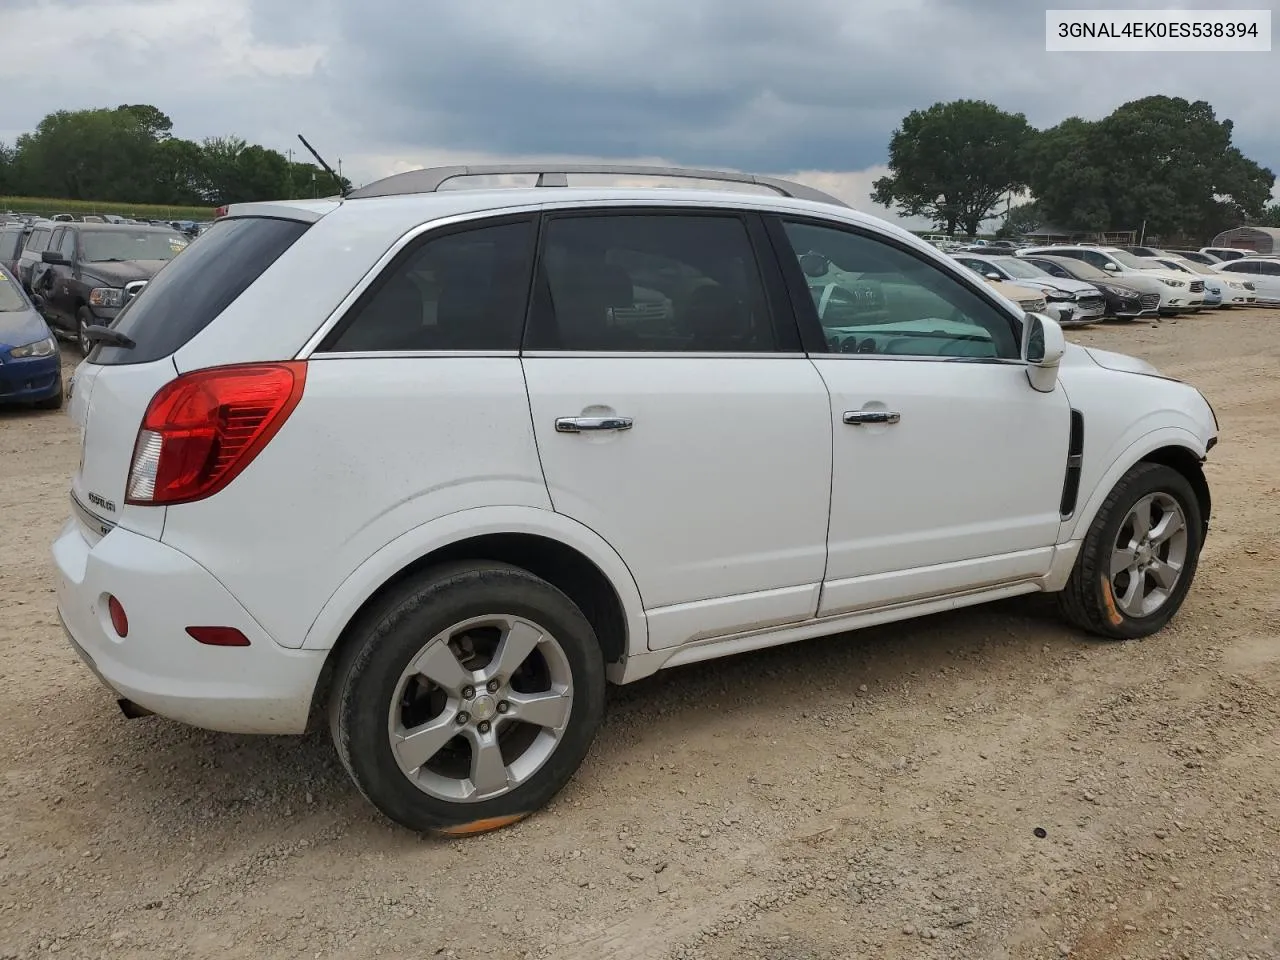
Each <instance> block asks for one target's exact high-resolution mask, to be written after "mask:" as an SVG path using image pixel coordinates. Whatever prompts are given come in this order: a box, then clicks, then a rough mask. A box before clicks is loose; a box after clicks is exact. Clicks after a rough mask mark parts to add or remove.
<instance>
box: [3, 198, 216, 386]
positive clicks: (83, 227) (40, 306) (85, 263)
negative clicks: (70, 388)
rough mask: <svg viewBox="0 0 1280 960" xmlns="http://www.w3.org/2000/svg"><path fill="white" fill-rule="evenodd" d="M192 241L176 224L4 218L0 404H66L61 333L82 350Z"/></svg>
mask: <svg viewBox="0 0 1280 960" xmlns="http://www.w3.org/2000/svg"><path fill="white" fill-rule="evenodd" d="M190 242H191V240H190V238H189V237H188V236H187V235H186V234H185V233H183V232H182V231H179V230H176V229H174V228H173V227H172V226H169V225H163V226H159V225H154V224H144V223H107V222H106V221H105V220H104V219H102V218H93V219H88V218H86V219H84V220H79V221H74V220H36V219H16V218H15V219H8V220H3V221H0V403H34V404H36V405H38V406H42V407H52V408H57V407H60V406H61V405H62V397H63V389H62V365H61V358H60V356H59V351H58V337H59V336H61V337H64V338H66V339H70V340H73V341H74V342H75V343H76V344H77V346H78V347H79V348H80V352H81V353H82V354H84V355H88V353H89V351H90V350H91V349H92V348H93V343H94V337H95V332H94V328H101V327H105V326H107V325H108V324H110V323H111V321H112V320H113V319H114V318H115V316H116V314H118V313H119V312H120V311H121V310H122V309H123V308H124V306H125V304H127V303H128V302H129V301H130V300H131V299H132V298H133V297H135V296H137V294H138V292H139V291H141V289H142V288H143V287H144V286H145V285H146V284H147V282H148V281H149V280H150V279H151V278H152V277H153V276H155V274H156V272H157V271H158V270H159V269H160V268H161V267H163V266H164V265H165V264H166V263H167V262H168V261H170V260H172V259H173V258H174V257H176V256H177V255H178V254H179V253H181V252H182V251H183V250H184V249H186V247H187V245H188V244H189V243H190Z"/></svg>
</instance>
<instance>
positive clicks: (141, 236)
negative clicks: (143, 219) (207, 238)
mask: <svg viewBox="0 0 1280 960" xmlns="http://www.w3.org/2000/svg"><path fill="white" fill-rule="evenodd" d="M80 242H81V243H82V244H83V246H84V262H85V263H106V262H109V261H112V260H172V259H173V258H174V257H176V256H177V255H178V254H179V253H181V252H182V251H183V250H184V249H185V248H186V246H187V244H188V243H189V242H190V241H189V240H187V238H186V237H184V236H182V235H181V234H177V233H160V232H157V231H151V230H148V231H143V230H137V231H135V230H111V231H106V230H86V231H84V233H82V234H81V235H80Z"/></svg>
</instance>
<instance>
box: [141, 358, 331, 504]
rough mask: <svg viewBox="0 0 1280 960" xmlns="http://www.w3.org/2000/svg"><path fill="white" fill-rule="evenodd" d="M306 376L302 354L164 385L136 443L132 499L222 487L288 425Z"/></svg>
mask: <svg viewBox="0 0 1280 960" xmlns="http://www.w3.org/2000/svg"><path fill="white" fill-rule="evenodd" d="M306 379H307V365H306V363H305V362H303V361H300V360H291V361H288V362H285V363H255V364H247V365H243V366H229V367H211V368H209V369H207V370H196V371H195V372H193V373H187V374H183V375H182V376H180V377H178V378H177V379H176V380H174V381H172V382H171V383H168V384H166V385H165V386H164V387H161V388H160V391H159V392H158V393H157V394H156V395H155V396H154V397H152V398H151V404H150V405H149V406H148V407H147V412H146V414H145V415H144V416H143V418H142V427H141V428H140V429H139V430H138V439H137V441H136V442H135V443H134V446H133V464H132V466H131V467H130V469H129V485H128V490H127V494H126V496H125V502H126V503H134V504H144V505H163V504H174V503H190V502H191V501H192V500H201V499H203V498H204V497H208V496H211V495H212V494H215V493H217V492H218V491H219V490H221V489H222V488H223V487H225V486H226V485H227V484H229V483H230V482H231V481H232V480H234V479H235V478H236V477H237V476H238V475H239V474H240V471H242V470H243V469H244V468H245V467H247V466H248V465H249V464H250V463H252V462H253V458H254V457H256V456H257V455H258V454H259V453H260V452H261V451H262V448H263V447H265V446H266V445H267V443H268V441H270V440H271V438H272V437H273V436H275V434H276V431H277V430H279V429H280V427H281V426H283V425H284V422H285V420H287V419H288V418H289V414H291V413H292V412H293V409H294V407H296V406H297V405H298V401H299V400H301V399H302V388H303V386H304V385H305V383H306Z"/></svg>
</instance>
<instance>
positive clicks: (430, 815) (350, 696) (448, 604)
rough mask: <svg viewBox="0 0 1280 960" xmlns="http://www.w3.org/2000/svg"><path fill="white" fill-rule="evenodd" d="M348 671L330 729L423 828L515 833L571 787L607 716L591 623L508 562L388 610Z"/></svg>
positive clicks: (398, 597)
mask: <svg viewBox="0 0 1280 960" xmlns="http://www.w3.org/2000/svg"><path fill="white" fill-rule="evenodd" d="M356 629H357V630H359V631H360V633H359V634H357V635H355V636H352V637H351V638H350V645H349V646H348V648H347V650H346V653H345V655H344V657H343V659H342V661H341V662H340V663H339V666H338V672H337V676H336V678H335V685H334V690H333V695H332V700H331V704H330V721H331V726H332V730H333V735H334V742H335V744H336V745H337V749H338V754H339V757H340V758H341V759H342V762H343V765H344V766H345V767H346V768H347V771H348V773H350V775H351V777H352V779H353V780H355V782H356V785H357V786H358V787H359V788H360V790H361V792H362V793H363V794H364V795H365V797H367V798H368V799H369V801H370V802H372V803H373V804H374V806H376V807H377V808H378V809H379V810H381V811H382V812H383V813H384V814H385V815H386V816H388V817H389V818H391V819H392V820H394V821H396V822H397V823H400V824H402V825H403V826H406V827H408V828H410V829H413V830H419V831H424V830H435V831H441V832H444V833H449V834H455V835H463V834H471V833H481V832H485V831H487V830H492V829H496V828H498V827H502V826H506V825H507V824H509V823H513V822H515V821H516V820H519V819H521V818H523V817H525V816H527V815H528V814H530V813H532V812H533V811H535V810H537V809H538V808H540V807H542V806H543V805H545V804H546V803H547V802H548V801H549V800H550V799H551V798H552V797H553V796H554V795H555V794H556V793H557V792H559V790H560V789H561V788H562V787H563V786H564V785H565V784H566V783H567V782H568V780H569V779H570V778H571V777H572V775H573V773H574V771H575V770H576V769H577V768H578V766H579V764H581V762H582V759H583V757H584V756H585V755H586V752H587V749H588V747H589V746H590V745H591V741H592V740H593V739H594V737H595V733H596V730H597V729H598V727H599V724H600V721H601V718H602V716H603V710H604V687H605V680H604V663H603V658H602V656H601V653H600V646H599V644H598V642H597V640H596V637H595V633H594V631H593V630H592V629H591V625H590V624H589V623H588V622H587V620H586V618H585V617H583V615H582V613H581V611H580V610H578V608H577V607H576V606H575V605H574V604H573V602H572V601H570V600H569V598H568V597H566V596H565V595H564V594H563V593H561V592H560V591H559V590H557V589H556V588H555V587H553V586H551V585H550V584H548V583H546V582H545V581H543V580H540V579H539V578H537V577H535V576H533V575H532V574H530V573H528V572H527V571H525V570H522V569H520V568H517V567H512V566H507V565H505V564H494V563H471V564H465V565H450V566H449V567H445V568H440V569H437V570H435V571H432V572H430V573H428V574H427V575H426V576H424V577H422V578H420V579H415V580H413V581H410V582H409V583H407V584H406V585H405V586H403V587H401V588H399V589H396V590H394V591H392V593H391V594H390V595H389V596H388V597H387V598H386V599H385V600H384V601H383V602H382V603H380V604H379V605H378V608H377V610H375V611H374V612H373V613H372V615H371V616H368V617H366V618H364V620H363V621H362V624H361V625H360V626H359V627H357V628H356Z"/></svg>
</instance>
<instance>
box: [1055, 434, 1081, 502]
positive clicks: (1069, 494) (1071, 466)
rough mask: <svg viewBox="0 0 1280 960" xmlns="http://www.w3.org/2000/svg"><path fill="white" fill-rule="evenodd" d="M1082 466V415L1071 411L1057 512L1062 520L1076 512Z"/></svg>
mask: <svg viewBox="0 0 1280 960" xmlns="http://www.w3.org/2000/svg"><path fill="white" fill-rule="evenodd" d="M1083 468H1084V415H1083V414H1082V413H1081V412H1080V411H1079V410H1072V411H1071V439H1070V440H1069V441H1068V443H1067V475H1066V477H1065V479H1064V480H1063V481H1062V503H1061V505H1060V506H1059V509H1058V512H1059V513H1060V514H1061V515H1062V519H1063V520H1070V519H1071V515H1072V514H1074V513H1075V512H1076V497H1077V496H1079V494H1080V473H1081V471H1082V470H1083Z"/></svg>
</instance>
